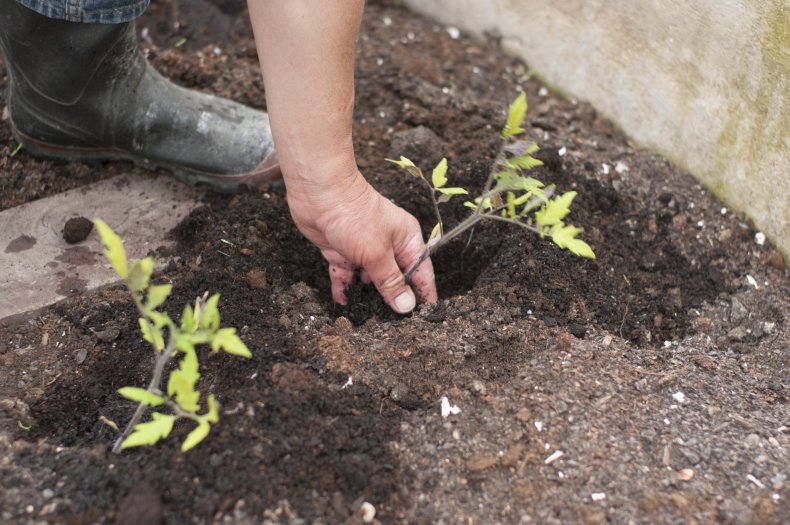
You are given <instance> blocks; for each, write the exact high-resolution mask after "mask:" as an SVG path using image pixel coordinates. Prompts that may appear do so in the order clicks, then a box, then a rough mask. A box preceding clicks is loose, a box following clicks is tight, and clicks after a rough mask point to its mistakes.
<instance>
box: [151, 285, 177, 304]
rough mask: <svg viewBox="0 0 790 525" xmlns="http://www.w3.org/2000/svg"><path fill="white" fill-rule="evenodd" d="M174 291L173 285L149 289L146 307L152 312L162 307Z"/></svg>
mask: <svg viewBox="0 0 790 525" xmlns="http://www.w3.org/2000/svg"><path fill="white" fill-rule="evenodd" d="M172 291H173V285H172V284H157V285H154V286H151V287H150V288H148V299H147V301H146V306H147V307H148V308H151V309H152V310H153V309H154V308H156V307H157V306H160V305H161V304H162V303H164V302H165V301H166V300H167V298H168V297H170V292H172Z"/></svg>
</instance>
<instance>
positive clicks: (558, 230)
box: [549, 222, 595, 259]
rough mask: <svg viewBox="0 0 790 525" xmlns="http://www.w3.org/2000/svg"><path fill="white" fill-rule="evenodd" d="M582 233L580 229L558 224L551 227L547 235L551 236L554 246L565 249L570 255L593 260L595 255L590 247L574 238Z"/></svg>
mask: <svg viewBox="0 0 790 525" xmlns="http://www.w3.org/2000/svg"><path fill="white" fill-rule="evenodd" d="M582 231H584V230H583V229H582V228H577V227H575V226H572V225H568V226H566V225H564V224H563V223H561V222H560V223H557V224H555V225H553V226H552V227H551V229H550V230H549V235H551V240H553V241H554V244H556V245H557V246H559V247H560V248H563V249H567V250H569V251H570V252H571V253H574V254H576V255H579V256H581V257H586V258H588V259H595V253H593V251H592V248H590V245H588V244H587V243H586V242H584V241H583V240H581V239H577V238H576V235H578V234H580V233H581V232H582Z"/></svg>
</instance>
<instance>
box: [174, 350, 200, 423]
mask: <svg viewBox="0 0 790 525" xmlns="http://www.w3.org/2000/svg"><path fill="white" fill-rule="evenodd" d="M198 379H200V372H199V371H198V360H197V354H196V353H195V352H185V353H184V356H183V357H182V358H181V361H180V362H179V365H178V369H177V370H173V371H172V372H170V377H169V378H168V380H167V395H169V396H172V397H174V398H175V400H176V403H178V405H179V406H180V407H181V408H182V409H184V410H185V411H187V412H197V411H198V410H199V409H200V406H199V405H198V402H199V401H200V392H198V391H196V390H195V384H196V383H197V382H198Z"/></svg>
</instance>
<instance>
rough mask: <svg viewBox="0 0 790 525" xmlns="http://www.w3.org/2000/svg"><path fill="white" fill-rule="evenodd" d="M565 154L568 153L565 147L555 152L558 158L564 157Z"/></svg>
mask: <svg viewBox="0 0 790 525" xmlns="http://www.w3.org/2000/svg"><path fill="white" fill-rule="evenodd" d="M566 153H568V148H566V147H565V146H563V147H561V148H560V149H559V150H557V155H559V156H560V157H564V156H565V154H566Z"/></svg>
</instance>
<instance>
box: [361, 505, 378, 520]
mask: <svg viewBox="0 0 790 525" xmlns="http://www.w3.org/2000/svg"><path fill="white" fill-rule="evenodd" d="M359 513H360V515H361V516H362V521H364V522H365V523H372V522H373V520H374V519H375V517H376V507H374V506H373V505H372V504H370V503H368V502H367V501H365V502H363V503H362V505H361V506H360V507H359Z"/></svg>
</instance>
